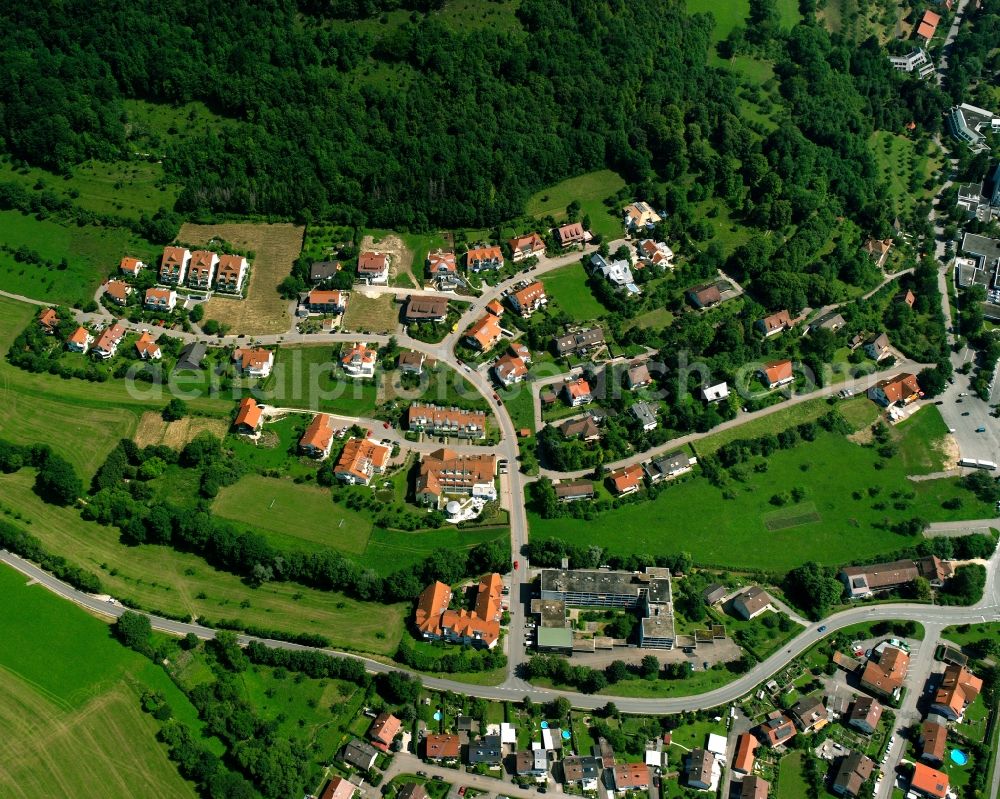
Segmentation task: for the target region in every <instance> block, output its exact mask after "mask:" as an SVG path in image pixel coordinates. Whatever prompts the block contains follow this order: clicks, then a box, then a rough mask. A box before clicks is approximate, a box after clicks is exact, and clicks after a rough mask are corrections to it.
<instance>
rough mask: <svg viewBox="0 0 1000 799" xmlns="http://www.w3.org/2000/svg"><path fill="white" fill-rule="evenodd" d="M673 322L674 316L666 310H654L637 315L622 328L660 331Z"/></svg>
mask: <svg viewBox="0 0 1000 799" xmlns="http://www.w3.org/2000/svg"><path fill="white" fill-rule="evenodd" d="M673 321H674V315H673V314H672V313H670V311H668V310H667V309H666V308H654V309H653V310H652V311H646V313H643V314H639V315H638V316H636V317H633V318H632V319H629V320H628V322H626V323H625V325H624V328H625V330H628V329H629V328H632V327H641V328H645V329H647V330H662V329H663V328H665V327H669V326H670V324H671V322H673Z"/></svg>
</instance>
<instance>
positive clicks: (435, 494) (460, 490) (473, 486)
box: [414, 448, 497, 507]
mask: <svg viewBox="0 0 1000 799" xmlns="http://www.w3.org/2000/svg"><path fill="white" fill-rule="evenodd" d="M496 474H497V459H496V456H495V455H492V454H489V455H459V454H458V453H456V452H455V451H454V450H450V449H446V448H442V449H439V450H435V451H434V452H432V453H430V454H429V455H425V456H424V457H423V458H422V459H421V461H420V470H419V472H418V474H417V480H416V484H415V486H414V494H415V496H416V499H417V502H419V503H420V504H422V505H433V506H435V507H439V506H440V505H441V501H442V500H443V499H444V498H445V497H447V496H449V495H451V496H459V495H460V496H473V497H481V498H483V499H488V500H491V499H496V497H497V491H496V485H495V483H494V480H495V479H496Z"/></svg>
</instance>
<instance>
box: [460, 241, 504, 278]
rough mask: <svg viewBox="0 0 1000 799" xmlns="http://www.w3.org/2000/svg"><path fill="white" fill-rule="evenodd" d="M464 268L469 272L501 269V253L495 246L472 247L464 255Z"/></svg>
mask: <svg viewBox="0 0 1000 799" xmlns="http://www.w3.org/2000/svg"><path fill="white" fill-rule="evenodd" d="M465 268H466V269H468V270H469V271H470V272H493V271H496V270H497V269H503V252H501V250H500V248H499V247H496V246H489V247H473V248H471V249H470V250H469V251H468V252H467V253H466V254H465Z"/></svg>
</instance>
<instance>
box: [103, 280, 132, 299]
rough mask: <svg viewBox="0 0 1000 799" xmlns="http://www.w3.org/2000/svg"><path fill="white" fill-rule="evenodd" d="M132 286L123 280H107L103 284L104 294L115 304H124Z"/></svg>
mask: <svg viewBox="0 0 1000 799" xmlns="http://www.w3.org/2000/svg"><path fill="white" fill-rule="evenodd" d="M131 293H132V287H131V286H130V285H129V284H128V283H126V282H125V281H124V280H109V281H108V282H107V283H105V284H104V295H105V296H106V297H107V298H108V299H109V300H111V302H113V303H114V304H115V305H124V304H125V303H127V302H128V298H129V295H130V294H131Z"/></svg>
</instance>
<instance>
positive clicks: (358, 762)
mask: <svg viewBox="0 0 1000 799" xmlns="http://www.w3.org/2000/svg"><path fill="white" fill-rule="evenodd" d="M377 757H378V750H376V749H375V747H374V746H372V745H371V744H367V743H365V742H364V741H360V740H358V739H357V738H354V739H352V740H350V741H348V742H347V743H346V744H344V748H343V749H341V750H340V759H341V760H343V761H344V762H345V763H347V764H349V765H351V766H354V768H356V769H358V770H359V771H368V769H370V768H371V767H372V766H373V765H374V763H375V758H377Z"/></svg>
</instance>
